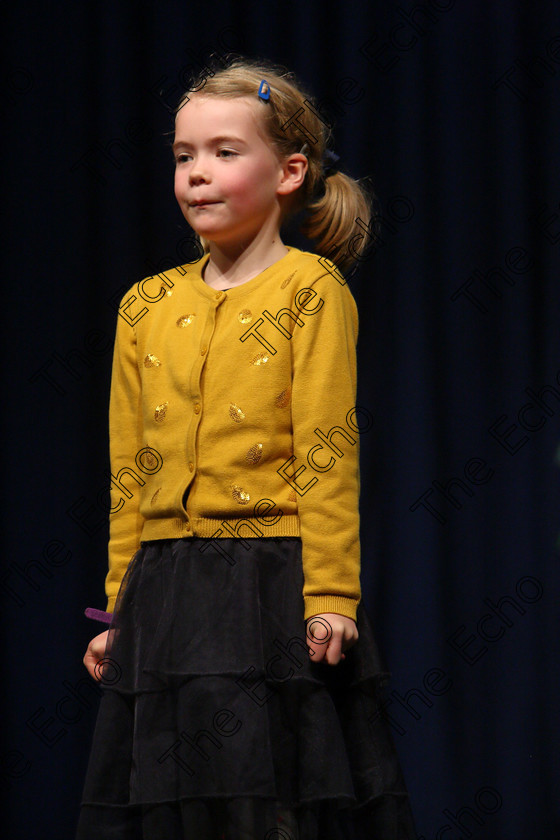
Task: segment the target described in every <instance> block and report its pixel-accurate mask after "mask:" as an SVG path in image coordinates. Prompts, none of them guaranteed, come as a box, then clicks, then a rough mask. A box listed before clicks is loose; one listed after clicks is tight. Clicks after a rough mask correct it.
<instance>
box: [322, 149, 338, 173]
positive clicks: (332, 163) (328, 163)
mask: <svg viewBox="0 0 560 840" xmlns="http://www.w3.org/2000/svg"><path fill="white" fill-rule="evenodd" d="M339 160H340V157H339V155H337V154H336V153H335V152H331V150H330V149H325V151H324V152H323V158H322V161H321V163H322V165H323V175H324V176H325V178H328V177H329V175H334V174H335V172H338V167H337V165H336V164H337V163H338V161H339Z"/></svg>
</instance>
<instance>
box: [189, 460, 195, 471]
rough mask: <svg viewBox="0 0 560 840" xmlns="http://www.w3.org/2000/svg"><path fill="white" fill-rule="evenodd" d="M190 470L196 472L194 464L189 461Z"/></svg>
mask: <svg viewBox="0 0 560 840" xmlns="http://www.w3.org/2000/svg"><path fill="white" fill-rule="evenodd" d="M189 470H190V471H191V472H192V471H193V470H194V464H193V462H192V461H189Z"/></svg>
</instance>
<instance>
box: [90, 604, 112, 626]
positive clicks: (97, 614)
mask: <svg viewBox="0 0 560 840" xmlns="http://www.w3.org/2000/svg"><path fill="white" fill-rule="evenodd" d="M84 615H85V616H86V618H93V620H94V621H102V622H103V624H110V623H111V621H112V620H113V613H108V612H103V610H96V609H95V608H94V607H88V608H87V609H86V610H84Z"/></svg>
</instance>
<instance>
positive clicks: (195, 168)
mask: <svg viewBox="0 0 560 840" xmlns="http://www.w3.org/2000/svg"><path fill="white" fill-rule="evenodd" d="M209 179H210V172H209V169H208V167H207V166H206V165H205V164H204V162H203V160H202V159H201V158H200V157H199V158H196V159H195V160H194V161H193V164H192V166H191V171H190V172H189V180H190V182H191V184H199V183H201V182H202V183H205V182H207V181H209Z"/></svg>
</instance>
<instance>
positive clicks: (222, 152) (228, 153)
mask: <svg viewBox="0 0 560 840" xmlns="http://www.w3.org/2000/svg"><path fill="white" fill-rule="evenodd" d="M218 154H219V155H220V157H225V158H229V157H235V156H236V154H237V152H232V150H231V149H220V150H219V152H218Z"/></svg>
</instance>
